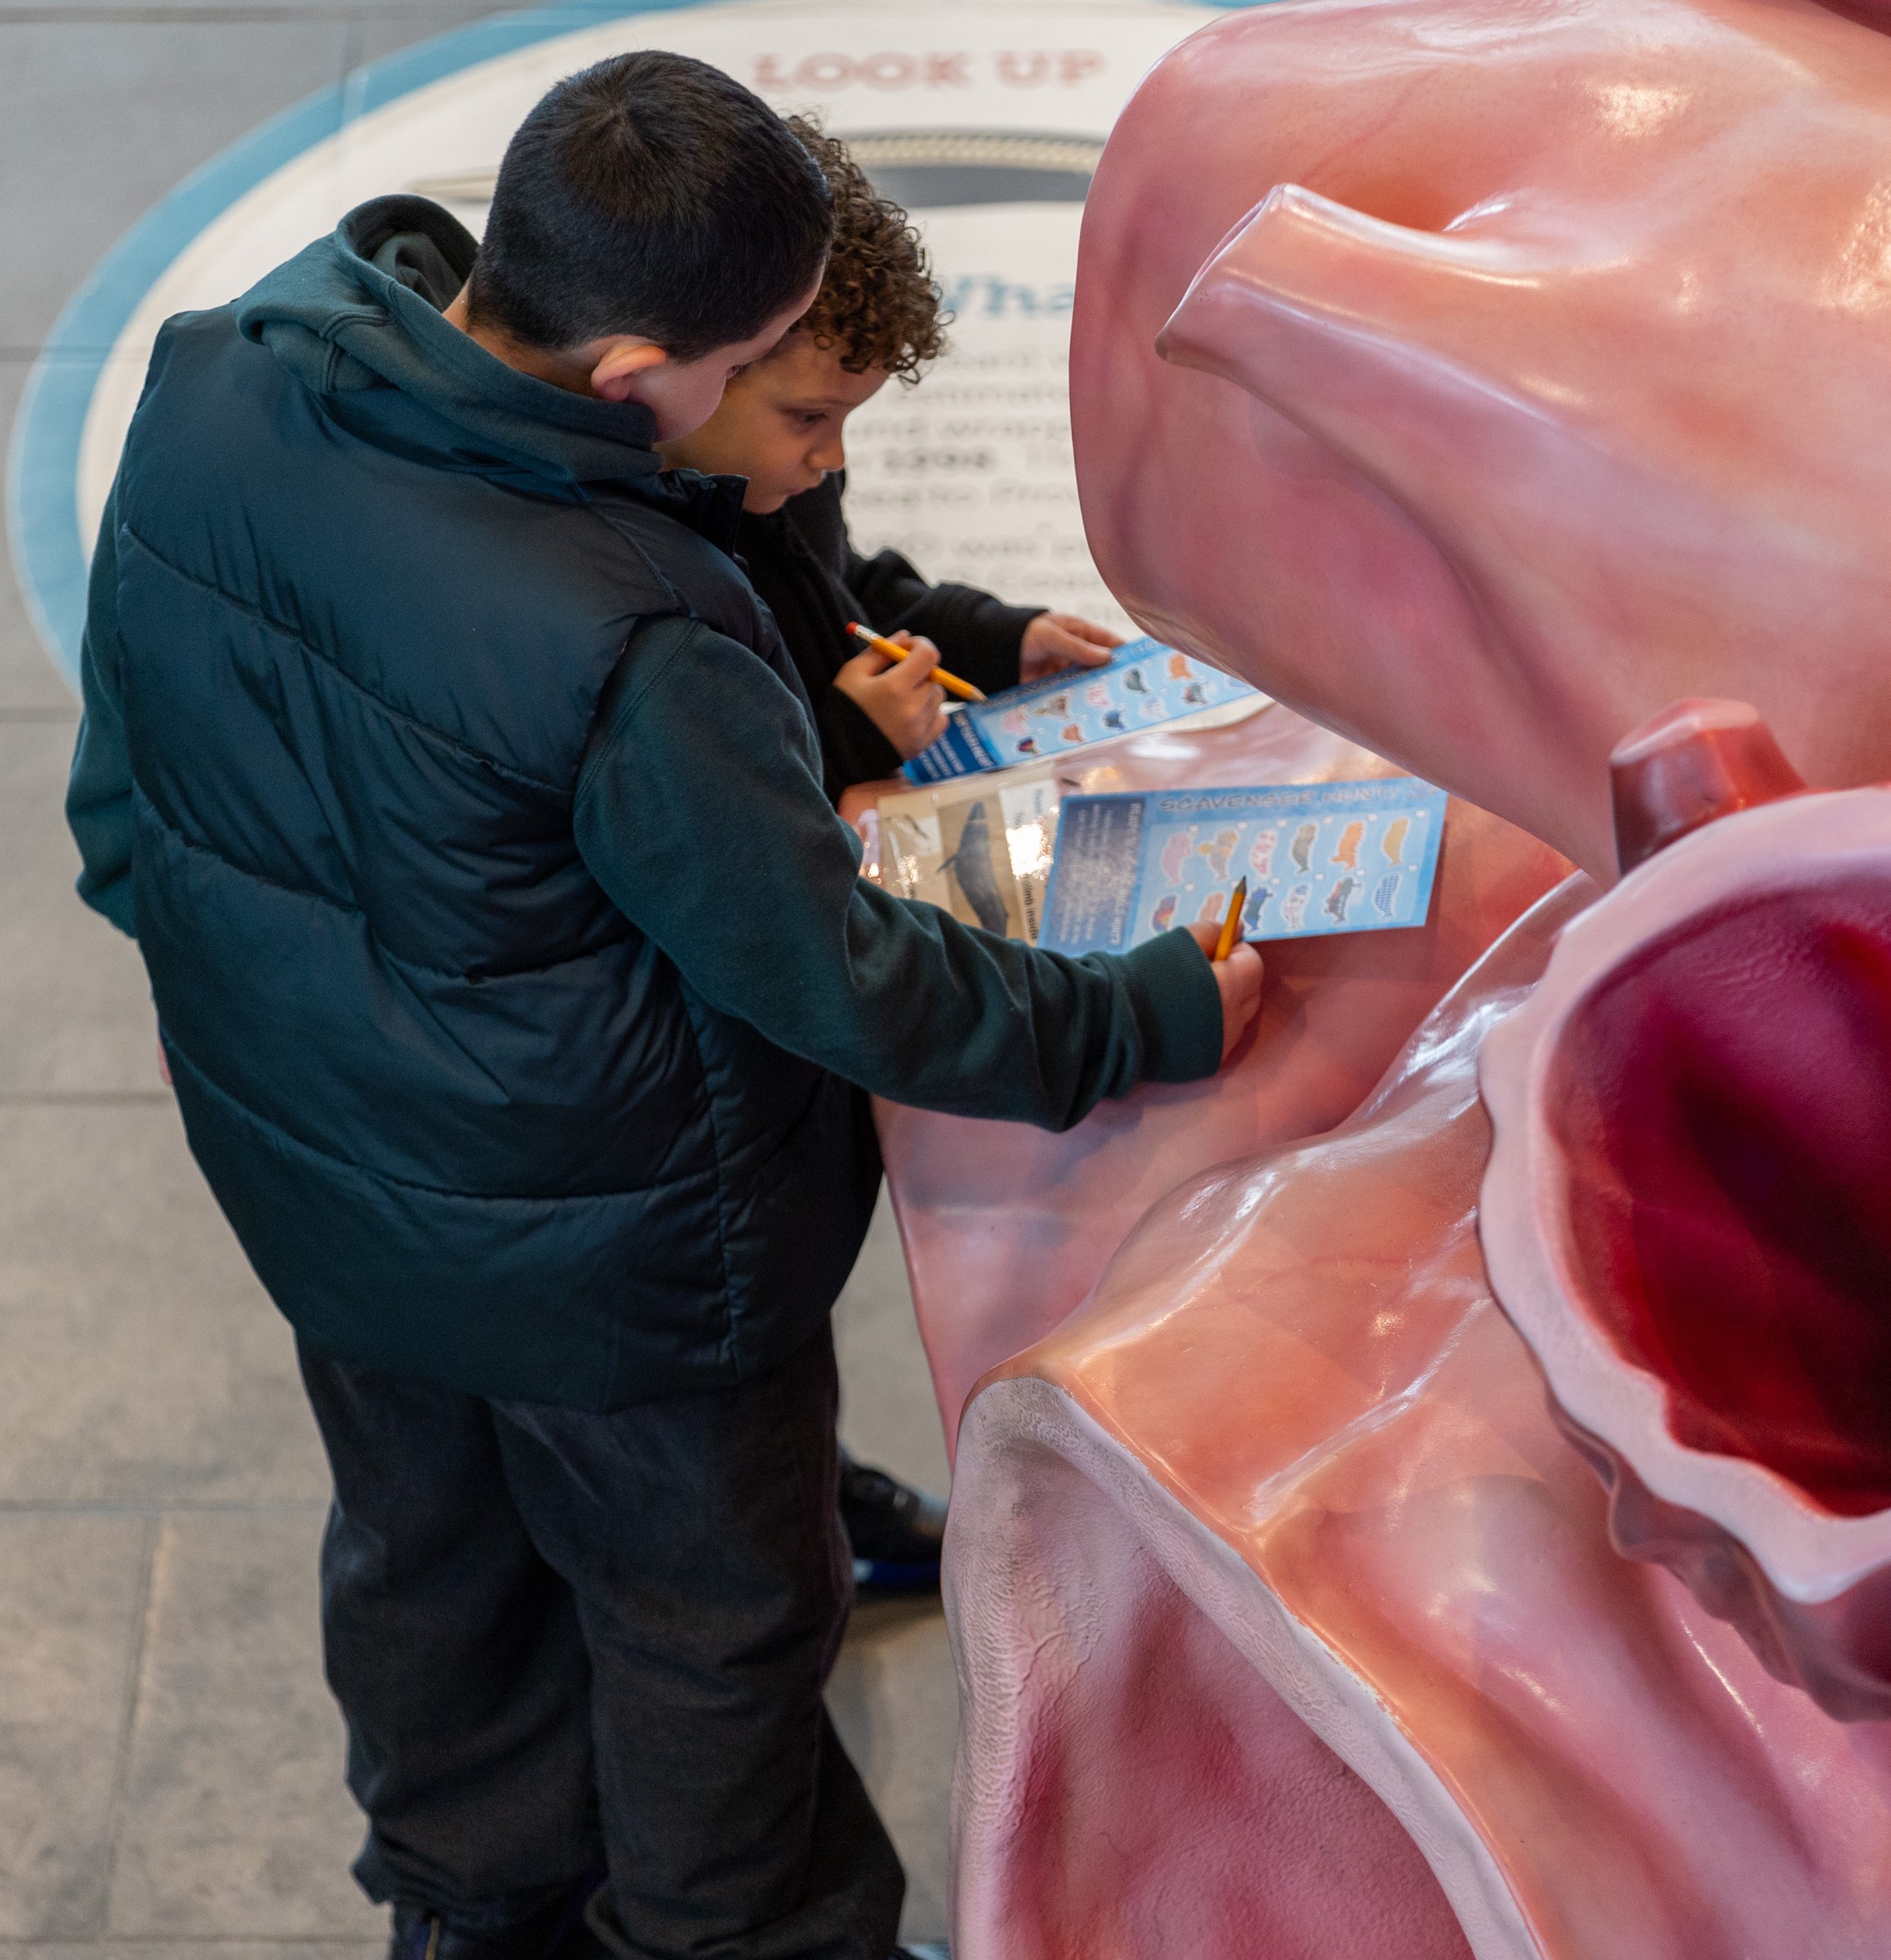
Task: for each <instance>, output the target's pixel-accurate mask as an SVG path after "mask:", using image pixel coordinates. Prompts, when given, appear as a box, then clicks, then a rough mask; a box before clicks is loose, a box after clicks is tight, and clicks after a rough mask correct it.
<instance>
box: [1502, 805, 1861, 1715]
mask: <svg viewBox="0 0 1891 1960" xmlns="http://www.w3.org/2000/svg"><path fill="white" fill-rule="evenodd" d="M1888 1054H1891V791H1886V790H1884V789H1867V790H1853V791H1843V792H1840V793H1837V794H1814V793H1804V792H1801V793H1797V794H1791V793H1789V794H1788V795H1786V796H1785V797H1783V798H1782V800H1778V801H1776V802H1773V803H1771V804H1765V805H1764V806H1763V807H1757V808H1749V809H1745V810H1743V811H1740V812H1738V813H1735V814H1733V815H1730V816H1727V817H1722V818H1720V819H1719V820H1718V821H1716V822H1710V823H1709V824H1707V825H1706V826H1703V827H1701V828H1700V829H1698V830H1697V831H1693V833H1692V834H1691V835H1687V836H1684V837H1683V838H1682V839H1680V840H1679V841H1678V842H1676V843H1674V844H1670V845H1668V846H1667V847H1666V849H1663V850H1661V852H1659V853H1657V855H1655V856H1654V857H1652V858H1650V859H1649V860H1648V861H1647V862H1644V863H1643V864H1642V865H1641V866H1639V868H1638V869H1637V870H1636V871H1634V872H1633V873H1632V874H1631V875H1630V876H1628V877H1627V878H1626V879H1625V880H1623V882H1622V884H1621V885H1620V887H1619V888H1618V889H1617V890H1616V891H1615V892H1614V893H1612V894H1611V896H1610V898H1608V901H1607V902H1604V903H1603V904H1601V905H1598V906H1597V907H1594V910H1593V911H1591V912H1590V913H1589V914H1588V915H1586V916H1585V917H1584V918H1583V919H1581V920H1578V921H1577V922H1576V923H1575V924H1572V926H1571V927H1570V928H1569V929H1568V931H1567V932H1566V933H1564V934H1563V938H1562V941H1561V942H1560V944H1559V946H1558V947H1557V950H1556V952H1555V955H1554V958H1553V959H1552V960H1551V961H1550V966H1549V969H1548V972H1547V973H1546V975H1545V978H1544V980H1543V981H1542V982H1541V984H1540V985H1539V986H1538V987H1536V990H1535V991H1534V992H1533V993H1532V996H1531V997H1530V999H1529V1000H1528V1002H1527V1003H1526V1004H1525V1005H1523V1007H1521V1008H1520V1009H1519V1010H1518V1011H1517V1012H1516V1013H1514V1014H1513V1015H1511V1016H1510V1018H1508V1019H1507V1020H1506V1021H1505V1022H1504V1023H1503V1024H1502V1025H1501V1027H1497V1028H1496V1029H1495V1030H1493V1031H1492V1034H1491V1036H1490V1037H1489V1038H1488V1040H1487V1041H1486V1042H1485V1044H1484V1047H1483V1054H1482V1057H1481V1059H1480V1076H1481V1080H1482V1084H1483V1094H1484V1099H1485V1102H1486V1103H1487V1106H1488V1107H1489V1108H1490V1111H1491V1112H1492V1116H1493V1119H1494V1120H1495V1123H1496V1148H1495V1149H1494V1150H1493V1152H1492V1156H1491V1161H1490V1166H1489V1169H1488V1171H1487V1174H1486V1177H1485V1179H1484V1183H1483V1193H1482V1201H1481V1207H1480V1228H1481V1232H1482V1237H1483V1249H1484V1255H1485V1260H1486V1264H1487V1271H1488V1273H1489V1276H1490V1278H1491V1281H1492V1285H1494V1287H1495V1288H1496V1291H1497V1293H1498V1294H1499V1295H1500V1297H1501V1299H1502V1301H1503V1303H1504V1306H1505V1309H1506V1311H1507V1312H1508V1313H1509V1314H1510V1317H1511V1319H1512V1320H1513V1321H1514V1323H1515V1324H1516V1325H1517V1327H1518V1329H1519V1331H1520V1332H1521V1333H1522V1334H1523V1337H1524V1339H1526V1340H1527V1341H1528V1342H1529V1343H1530V1344H1531V1346H1532V1348H1533V1349H1534V1351H1535V1352H1536V1356H1537V1358H1538V1360H1539V1361H1540V1363H1541V1365H1542V1368H1543V1370H1544V1373H1545V1377H1546V1379H1547V1382H1548V1385H1549V1389H1550V1396H1551V1397H1552V1400H1553V1402H1554V1406H1555V1411H1556V1413H1557V1414H1558V1416H1559V1419H1560V1420H1562V1421H1563V1424H1564V1426H1565V1428H1566V1429H1567V1432H1568V1435H1569V1437H1570V1439H1571V1441H1572V1442H1573V1443H1574V1444H1575V1445H1576V1446H1577V1448H1578V1449H1579V1450H1581V1451H1582V1452H1583V1453H1584V1454H1585V1455H1586V1456H1588V1457H1589V1458H1590V1460H1591V1461H1592V1462H1593V1463H1594V1465H1595V1467H1596V1468H1597V1471H1598V1472H1599V1474H1600V1476H1601V1477H1602V1478H1603V1482H1604V1484H1605V1485H1606V1486H1608V1489H1609V1491H1610V1494H1611V1495H1610V1505H1609V1529H1610V1535H1611V1537H1612V1540H1613V1542H1614V1544H1615V1545H1616V1547H1617V1549H1618V1550H1620V1551H1622V1552H1626V1553H1628V1554H1629V1555H1630V1556H1631V1557H1637V1558H1644V1559H1651V1560H1654V1561H1657V1562H1659V1563H1661V1564H1664V1565H1666V1566H1669V1567H1670V1569H1671V1570H1674V1571H1675V1572H1676V1573H1677V1574H1679V1575H1680V1576H1681V1577H1682V1578H1684V1579H1685V1580H1686V1581H1687V1583H1688V1585H1689V1586H1690V1587H1691V1588H1693V1591H1694V1593H1695V1595H1696V1597H1697V1598H1698V1599H1700V1600H1701V1602H1702V1603H1703V1604H1704V1605H1706V1606H1707V1607H1708V1608H1709V1609H1710V1610H1711V1611H1713V1612H1715V1614H1717V1615H1720V1616H1721V1617H1724V1618H1725V1619H1728V1620H1730V1621H1731V1622H1732V1623H1733V1624H1734V1625H1736V1626H1737V1627H1738V1628H1740V1630H1741V1631H1742V1633H1743V1634H1745V1635H1746V1637H1747V1639H1748V1641H1749V1642H1750V1643H1751V1646H1752V1647H1753V1649H1754V1651H1755V1654H1756V1655H1758V1656H1759V1659H1761V1660H1762V1662H1763V1663H1764V1664H1765V1665H1766V1666H1767V1667H1768V1668H1769V1669H1770V1670H1771V1671H1772V1672H1773V1673H1774V1674H1776V1675H1777V1677H1779V1678H1780V1679H1782V1680H1783V1681H1787V1682H1794V1683H1796V1684H1798V1685H1799V1686H1803V1687H1804V1689H1805V1690H1806V1691H1808V1693H1809V1694H1810V1695H1812V1696H1813V1698H1814V1699H1815V1700H1817V1703H1818V1704H1819V1705H1820V1706H1821V1707H1822V1708H1824V1709H1825V1711H1826V1713H1827V1714H1829V1715H1831V1716H1832V1717H1835V1718H1838V1719H1841V1720H1845V1721H1867V1720H1868V1721H1883V1720H1884V1719H1886V1718H1891V1321H1888V1320H1887V1308H1886V1303H1887V1302H1888V1301H1891V1205H1887V1203H1886V1201H1885V1193H1886V1191H1887V1190H1888V1189H1891V1095H1888V1094H1887V1093H1886V1086H1885V1085H1886V1082H1887V1080H1888V1079H1891V1078H1888V1071H1887V1056H1888Z"/></svg>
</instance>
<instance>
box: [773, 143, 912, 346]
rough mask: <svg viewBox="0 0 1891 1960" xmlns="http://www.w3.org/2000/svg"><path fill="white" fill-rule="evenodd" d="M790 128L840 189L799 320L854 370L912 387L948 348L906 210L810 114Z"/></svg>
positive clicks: (803, 328) (817, 342) (801, 326)
mask: <svg viewBox="0 0 1891 1960" xmlns="http://www.w3.org/2000/svg"><path fill="white" fill-rule="evenodd" d="M787 123H788V127H789V128H790V129H792V131H794V132H795V134H796V136H799V137H800V138H801V141H802V142H803V143H804V144H805V145H806V146H807V149H808V154H809V155H810V156H812V157H813V158H814V161H815V162H816V163H818V164H819V165H820V167H821V170H822V172H823V175H824V176H826V178H827V182H828V183H829V185H832V188H833V192H834V248H833V251H832V253H830V254H829V256H828V259H827V274H826V275H825V277H824V278H823V279H822V281H821V290H820V292H818V294H817V295H816V296H815V299H814V305H812V306H810V307H809V309H808V310H807V311H806V312H805V314H802V315H801V318H800V320H798V321H797V322H796V327H797V330H798V331H800V332H805V333H810V334H812V335H813V336H814V344H815V345H816V346H818V347H838V348H840V349H841V366H842V367H845V369H846V370H847V372H848V373H850V374H864V373H865V372H867V369H868V368H869V367H884V368H885V370H886V372H888V373H889V374H893V375H897V376H899V378H900V380H901V381H904V382H906V383H908V385H911V384H912V382H914V381H917V380H918V379H919V376H920V370H921V368H922V367H925V364H926V363H927V362H928V361H933V360H936V359H938V358H939V355H940V354H942V353H943V352H944V350H945V321H944V318H943V315H942V314H941V313H940V311H939V287H938V286H937V285H936V284H934V281H933V277H932V269H931V267H930V265H928V264H927V262H926V256H925V247H924V246H923V245H921V243H920V242H919V234H918V233H917V231H915V230H914V229H913V228H912V225H911V224H909V223H908V220H907V216H906V213H905V212H903V211H902V210H901V209H900V207H899V206H898V205H897V204H895V203H892V202H891V201H890V199H888V198H882V197H880V196H878V195H877V194H876V193H875V191H874V189H873V186H872V185H871V184H870V183H869V182H868V181H867V173H866V172H865V171H863V170H862V169H861V167H860V166H859V164H858V163H855V162H854V158H853V157H852V156H851V155H850V154H849V151H848V149H847V145H845V143H842V142H841V141H840V140H838V139H837V138H836V137H833V136H828V135H827V133H826V131H823V129H822V128H821V127H819V125H818V124H817V123H814V122H809V120H808V119H807V118H805V116H790V117H789V118H787Z"/></svg>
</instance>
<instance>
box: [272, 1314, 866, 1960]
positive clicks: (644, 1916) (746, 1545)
mask: <svg viewBox="0 0 1891 1960" xmlns="http://www.w3.org/2000/svg"><path fill="white" fill-rule="evenodd" d="M301 1363H302V1376H303V1380H304V1381H305V1383H306V1384H307V1387H308V1392H309V1399H310V1402H311V1403H312V1404H313V1405H314V1411H315V1419H316V1421H317V1423H319V1425H320V1428H321V1431H322V1438H323V1442H324V1444H325V1445H326V1446H327V1449H328V1462H329V1465H330V1468H331V1469H332V1472H333V1476H334V1482H335V1500H334V1508H333V1510H332V1512H331V1514H330V1517H329V1520H328V1533H327V1535H326V1537H325V1538H324V1539H323V1547H322V1631H323V1643H324V1650H325V1655H326V1661H327V1672H328V1682H329V1685H330V1686H331V1687H332V1689H333V1690H334V1692H335V1695H336V1698H337V1699H338V1700H339V1701H340V1703H341V1708H342V1712H343V1713H344V1714H345V1715H346V1717H347V1721H348V1730H349V1739H350V1746H349V1763H348V1782H349V1787H350V1789H352V1790H353V1791H354V1793H355V1797H356V1798H357V1799H358V1800H359V1802H360V1804H361V1806H362V1808H363V1810H364V1811H366V1812H367V1813H368V1842H367V1846H366V1847H365V1849H364V1850H363V1852H362V1855H361V1857H360V1859H359V1860H358V1862H357V1863H356V1865H355V1876H356V1877H357V1878H359V1881H360V1882H361V1884H362V1886H363V1888H364V1889H365V1890H366V1891H367V1892H368V1895H369V1897H371V1898H372V1899H375V1900H380V1901H383V1902H385V1901H387V1900H401V1901H404V1902H408V1903H411V1904H415V1905H418V1906H421V1907H424V1908H426V1909H430V1910H432V1911H435V1912H438V1913H442V1914H444V1916H445V1917H447V1918H448V1919H450V1920H453V1921H454V1922H460V1923H463V1924H465V1925H466V1926H467V1927H469V1928H486V1929H491V1930H493V1931H499V1930H501V1929H502V1928H503V1927H505V1926H506V1925H507V1924H508V1923H509V1922H511V1921H513V1920H515V1919H522V1918H524V1917H526V1916H527V1915H528V1913H531V1912H533V1910H535V1909H537V1908H539V1907H540V1906H542V1904H545V1902H546V1900H547V1899H548V1897H549V1896H550V1895H552V1894H553V1893H555V1892H556V1891H558V1890H559V1889H560V1887H565V1886H568V1885H569V1884H571V1883H572V1882H573V1881H574V1880H577V1879H578V1878H582V1876H583V1874H585V1873H586V1872H587V1871H593V1870H604V1871H608V1873H609V1883H608V1885H607V1887H606V1888H605V1890H604V1892H603V1893H601V1894H600V1896H599V1898H598V1900H597V1901H596V1902H595V1904H594V1906H593V1910H592V1918H593V1923H594V1925H595V1927H596V1928H597V1930H598V1931H599V1932H600V1935H601V1936H603V1937H604V1939H605V1940H607V1941H608V1942H609V1944H611V1945H612V1946H613V1948H614V1949H617V1950H618V1952H620V1953H623V1954H625V1955H634V1956H636V1960H685V1956H687V1960H887V1955H888V1954H889V1953H890V1952H891V1950H892V1947H893V1943H894V1937H895V1935H896V1931H897V1928H898V1925H899V1908H900V1902H901V1899H902V1896H903V1893H904V1891H905V1878H904V1876H903V1873H902V1872H901V1870H900V1868H899V1860H898V1858H897V1857H896V1856H895V1855H894V1850H893V1846H892V1845H891V1843H890V1842H889V1841H888V1838H887V1836H886V1833H885V1830H884V1829H882V1827H881V1822H880V1820H879V1818H878V1817H877V1816H876V1815H875V1813H874V1810H873V1806H872V1802H870V1801H869V1799H868V1797H867V1793H866V1790H865V1789H864V1788H863V1786H862V1784H861V1782H860V1779H859V1774H858V1773H857V1772H856V1771H855V1770H854V1766H853V1764H852V1763H851V1762H850V1761H849V1760H848V1757H847V1754H846V1752H845V1749H843V1748H842V1747H841V1742H840V1740H839V1738H838V1737H837V1736H836V1735H835V1733H834V1731H833V1728H832V1724H831V1723H830V1722H829V1721H828V1719H827V1712H826V1709H825V1708H824V1706H823V1701H822V1687H823V1683H824V1682H825V1681H826V1679H827V1671H828V1669H829V1668H830V1667H831V1666H832V1663H833V1659H834V1655H835V1654H836V1650H837V1649H838V1647H839V1645H840V1641H841V1633H842V1631H843V1630H844V1628H845V1623H846V1616H847V1608H848V1603H849V1597H850V1562H849V1560H848V1557H847V1552H846V1547H845V1541H844V1539H842V1537H841V1532H840V1528H839V1526H838V1523H837V1521H836V1510H835V1501H836V1462H835V1449H834V1414H835V1405H836V1383H835V1374H834V1352H833V1345H832V1340H831V1339H829V1338H827V1336H826V1335H825V1334H823V1336H822V1337H821V1338H819V1339H816V1340H814V1341H812V1342H810V1343H809V1344H808V1346H807V1347H806V1348H804V1349H803V1350H802V1351H801V1353H800V1354H798V1355H797V1356H796V1357H795V1358H794V1359H793V1360H792V1361H789V1362H788V1363H787V1365H784V1366H783V1367H782V1368H780V1369H778V1370H776V1371H775V1372H774V1374H770V1375H768V1376H766V1377H765V1378H764V1379H761V1380H760V1381H756V1382H752V1383H747V1384H744V1385H743V1386H742V1387H740V1388H731V1389H725V1390H721V1391H719V1392H716V1393H713V1394H708V1395H703V1396H699V1397H694V1398H690V1399H688V1400H683V1401H664V1402H653V1403H649V1404H646V1405H642V1406H640V1407H636V1408H631V1409H625V1410H619V1411H618V1412H617V1413H616V1414H610V1415H597V1414H589V1413H586V1412H585V1411H582V1410H571V1409H558V1408H552V1407H549V1406H546V1405H541V1404H525V1403H502V1402H489V1401H484V1400H483V1399H481V1398H480V1397H476V1396H470V1395H462V1394H460V1393H458V1392H455V1391H453V1390H450V1389H446V1388H436V1387H434V1386H432V1385H430V1384H429V1383H425V1382H420V1381H413V1380H408V1379H404V1378H402V1377H399V1376H395V1375H389V1374H377V1373H375V1372H373V1371H372V1370H367V1369H363V1368H357V1367H355V1366H352V1365H350V1364H348V1363H346V1362H341V1361H332V1360H329V1359H327V1358H324V1357H323V1356H319V1355H316V1354H314V1353H311V1352H308V1351H306V1350H305V1351H304V1352H303V1353H302V1356H301Z"/></svg>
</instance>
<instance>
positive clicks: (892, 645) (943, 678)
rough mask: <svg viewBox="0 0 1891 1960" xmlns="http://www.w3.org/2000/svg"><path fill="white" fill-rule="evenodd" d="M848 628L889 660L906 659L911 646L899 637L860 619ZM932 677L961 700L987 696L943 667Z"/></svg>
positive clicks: (853, 621) (852, 620) (933, 671)
mask: <svg viewBox="0 0 1891 1960" xmlns="http://www.w3.org/2000/svg"><path fill="white" fill-rule="evenodd" d="M847 630H848V631H849V632H850V633H851V634H852V635H854V638H855V639H863V640H865V641H866V643H867V645H868V646H870V647H872V648H873V649H874V651H875V652H876V653H884V654H885V656H886V657H887V658H888V659H889V660H904V659H905V658H906V657H907V655H908V653H910V652H911V651H912V649H911V648H908V647H903V646H901V644H899V641H898V640H897V639H885V637H884V636H883V635H880V634H878V633H875V632H873V631H872V630H870V629H869V628H867V627H866V626H862V625H861V623H860V622H859V620H857V619H850V620H849V621H848V622H847ZM932 677H933V679H934V680H936V681H937V682H938V683H939V685H940V686H941V687H942V688H944V689H945V691H946V692H947V693H948V694H956V695H957V696H958V697H959V699H960V700H961V701H983V699H984V698H985V697H984V696H983V694H982V693H979V690H978V689H977V688H974V686H973V685H972V684H971V683H970V681H969V680H961V679H959V677H958V675H956V674H948V673H947V671H946V670H945V669H944V668H943V667H934V669H933V670H932Z"/></svg>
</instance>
